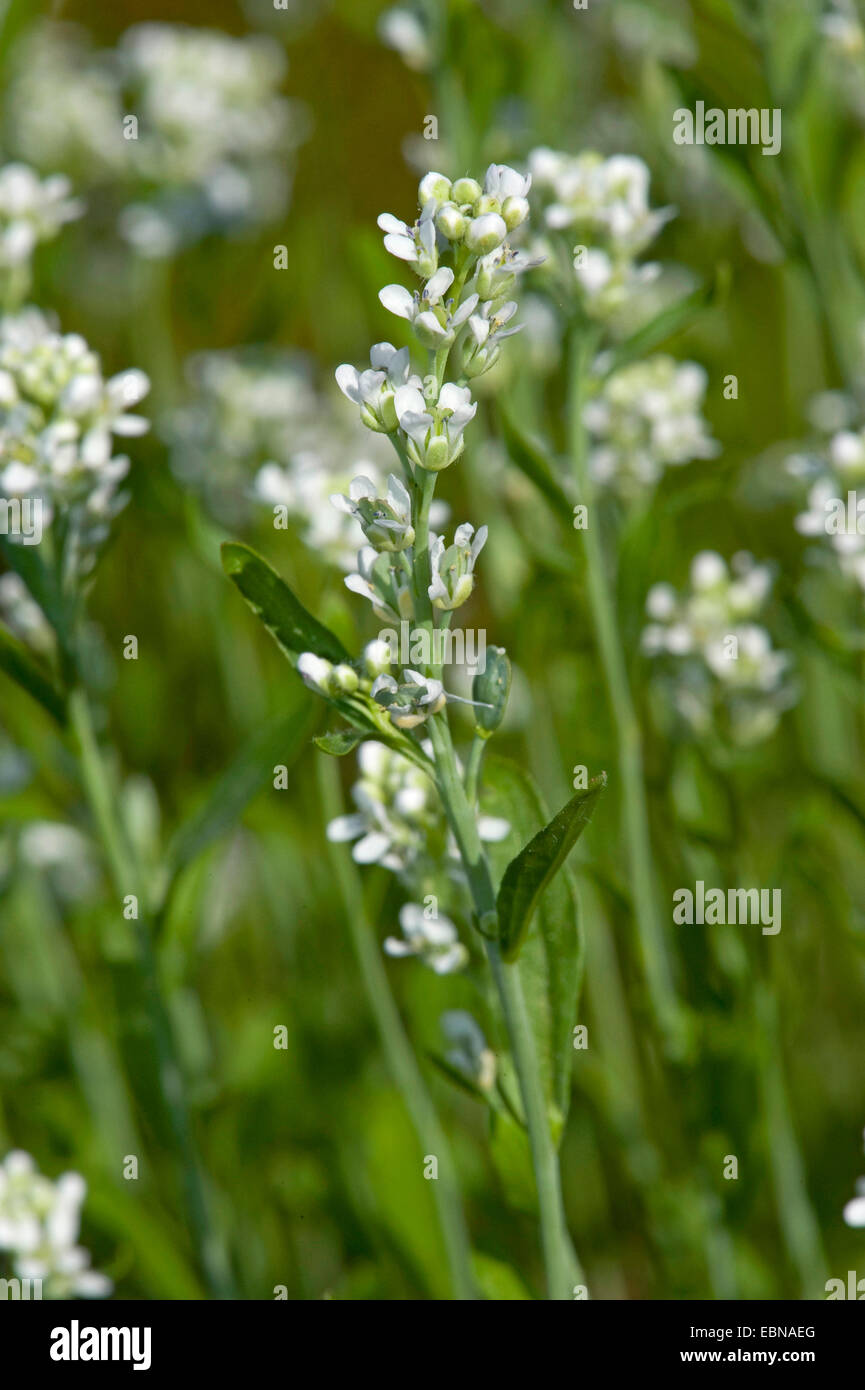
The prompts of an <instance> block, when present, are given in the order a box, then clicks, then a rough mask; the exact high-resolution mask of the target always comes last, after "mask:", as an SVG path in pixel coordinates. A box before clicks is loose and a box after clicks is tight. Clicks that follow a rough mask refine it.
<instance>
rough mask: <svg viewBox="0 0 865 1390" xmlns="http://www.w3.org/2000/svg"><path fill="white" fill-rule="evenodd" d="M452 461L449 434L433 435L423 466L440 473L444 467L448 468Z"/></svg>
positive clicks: (431, 471)
mask: <svg viewBox="0 0 865 1390" xmlns="http://www.w3.org/2000/svg"><path fill="white" fill-rule="evenodd" d="M450 462H451V446H450V441H449V440H448V437H447V435H445V434H438V435H433V437H432V439H431V440H430V441H429V443H428V444H427V446H426V450H425V452H424V458H423V466H424V468H426V469H428V470H429V472H430V473H438V472H440V470H441V469H442V468H447V466H448V464H449V463H450Z"/></svg>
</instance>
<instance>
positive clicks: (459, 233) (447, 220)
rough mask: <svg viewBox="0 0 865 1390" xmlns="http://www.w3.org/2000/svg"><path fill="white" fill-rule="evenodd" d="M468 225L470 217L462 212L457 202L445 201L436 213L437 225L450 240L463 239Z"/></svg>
mask: <svg viewBox="0 0 865 1390" xmlns="http://www.w3.org/2000/svg"><path fill="white" fill-rule="evenodd" d="M468 225H469V220H468V218H467V217H466V216H465V214H464V213H462V212H460V210H459V208H458V207H457V206H456V204H455V203H445V205H444V207H441V208H439V210H438V213H437V214H436V226H437V227H438V229H439V231H440V232H441V234H442V236H446V237H447V239H448V241H461V240H462V238H463V237H464V236H465V233H466V228H467V227H468Z"/></svg>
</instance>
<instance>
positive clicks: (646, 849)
mask: <svg viewBox="0 0 865 1390" xmlns="http://www.w3.org/2000/svg"><path fill="white" fill-rule="evenodd" d="M593 350H594V343H593V340H592V339H591V338H587V337H586V336H585V335H583V336H580V335H579V333H577V334H575V341H574V345H573V355H572V362H571V375H570V383H569V390H568V420H569V430H570V445H571V458H572V462H573V469H574V476H575V479H576V482H577V486H578V488H579V494H580V496H579V500H580V502H581V503H583V504H584V505H585V506H586V508H587V511H588V516H589V522H588V526H587V528H586V530H585V531H583V532H582V533H581V534H582V537H583V541H584V544H585V548H586V572H587V581H588V592H589V603H590V606H591V610H592V619H593V622H594V626H595V633H596V637H597V642H598V649H599V651H600V656H601V662H602V664H603V667H604V676H605V679H606V683H607V689H608V691H609V695H610V702H611V705H612V710H613V721H614V725H615V730H616V735H617V740H618V745H619V749H618V752H619V772H620V775H621V781H622V800H623V807H624V832H625V843H626V847H627V854H628V865H629V871H630V881H631V902H632V906H633V911H634V916H635V919H636V924H637V935H638V940H639V944H640V953H641V956H642V962H643V970H644V973H645V978H646V982H647V985H648V990H649V998H650V1001H651V1005H652V1010H653V1012H654V1015H655V1018H656V1021H657V1023H658V1026H659V1028H660V1031H661V1033H662V1035H663V1037H664V1038H665V1040H666V1043H667V1046H668V1047H669V1048H670V1049H671V1051H674V1052H675V1050H677V1047H678V1037H679V1009H678V1004H677V1000H676V994H675V987H674V984H673V976H672V969H671V965H670V958H669V953H668V950H667V943H666V941H665V939H664V933H663V929H662V927H661V924H660V920H659V918H658V913H657V904H656V900H655V884H654V874H653V866H652V842H651V836H650V833H649V812H648V805H647V802H646V788H645V781H644V774H643V742H642V733H641V731H640V725H639V721H638V719H637V714H636V711H635V709H634V703H633V700H632V698H631V691H630V686H629V684H628V673H627V667H626V664H625V655H624V651H623V648H622V643H621V640H620V636H619V631H618V624H617V619H616V607H615V600H614V597H613V593H612V590H611V586H610V582H609V579H608V576H607V570H606V564H605V557H604V548H603V544H602V540H601V534H600V529H599V518H598V510H597V508H596V507H595V505H594V489H593V486H592V479H591V476H590V473H589V468H588V459H587V450H586V434H585V427H584V425H583V421H582V411H583V399H584V394H585V388H586V379H587V375H588V368H589V362H590V360H591V355H592V352H593Z"/></svg>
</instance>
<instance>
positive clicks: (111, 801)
mask: <svg viewBox="0 0 865 1390" xmlns="http://www.w3.org/2000/svg"><path fill="white" fill-rule="evenodd" d="M69 719H70V724H71V728H72V732H73V736H74V739H75V742H76V744H77V750H78V757H79V762H80V766H81V776H82V781H83V784H84V790H85V792H86V794H87V799H88V801H89V803H90V809H91V811H92V814H93V819H94V822H95V824H96V829H97V831H98V833H99V837H100V839H101V841H102V846H103V849H104V852H105V858H106V861H107V863H108V869H109V872H110V875H111V878H112V881H113V884H114V888H115V891H116V892H117V894H118V897H119V898H121V899H123V898H125V897H127V896H128V895H129V894H130V893H133V892H134V893H135V894H136V896H137V897H138V902H139V914H141V904H142V901H143V899H142V896H141V893H140V889H141V882H140V873H139V870H138V867H137V865H136V864H135V860H134V854H133V852H132V849H131V847H130V846H129V845H128V843H127V840H126V835H125V833H124V831H123V828H122V826H123V822H122V818H121V814H120V809H119V807H118V804H117V797H116V794H115V789H114V787H113V785H112V779H111V777H110V775H109V772H108V769H107V767H106V765H105V761H104V759H103V757H102V752H101V749H100V747H99V742H98V740H97V738H96V733H95V731H94V728H93V717H92V714H91V710H90V704H89V701H88V698H87V695H86V692H85V691H84V690H83V689H82V688H81V687H80V686H79V687H78V688H77V689H75V690H73V691H72V692H71V694H70V696H69ZM134 929H135V942H136V946H137V948H138V955H139V964H140V966H141V973H142V979H143V983H144V992H145V997H146V1001H147V1007H148V1010H149V1013H150V1022H151V1028H152V1031H153V1040H154V1044H155V1047H156V1059H157V1071H158V1076H159V1084H160V1089H161V1092H162V1098H163V1101H164V1104H165V1107H166V1111H167V1113H168V1115H169V1117H170V1121H171V1126H172V1129H173V1131H174V1138H175V1141H176V1143H177V1146H178V1149H179V1151H180V1155H181V1161H182V1164H183V1170H184V1180H185V1188H186V1198H187V1203H188V1209H189V1213H190V1221H191V1225H192V1230H193V1235H194V1238H195V1241H196V1245H197V1248H198V1254H199V1258H200V1261H201V1267H202V1269H203V1271H204V1273H205V1276H206V1278H207V1280H208V1284H209V1286H210V1288H211V1290H212V1292H213V1294H214V1295H215V1297H217V1298H230V1297H231V1296H232V1288H231V1277H230V1274H229V1271H228V1268H227V1263H226V1260H225V1255H224V1251H223V1249H222V1246H221V1244H220V1242H219V1241H218V1239H216V1238H215V1236H214V1234H213V1227H212V1223H211V1220H210V1216H209V1212H208V1203H207V1198H206V1195H205V1190H204V1183H203V1181H202V1176H201V1170H200V1165H199V1161H198V1155H197V1152H196V1146H195V1140H194V1138H193V1134H192V1125H191V1122H190V1117H189V1109H188V1105H187V1100H186V1094H185V1088H184V1083H183V1074H182V1071H181V1068H180V1064H179V1062H178V1060H177V1052H176V1047H175V1044H174V1039H173V1035H172V1028H171V1021H170V1016H169V1013H168V1008H167V1005H166V1003H165V998H164V995H163V993H162V986H161V984H160V980H159V970H158V966H157V963H156V959H155V956H154V953H153V944H152V939H151V928H150V924H149V922H148V921H147V918H146V916H145V915H139V917H138V918H136V919H134Z"/></svg>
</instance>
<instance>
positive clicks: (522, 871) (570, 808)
mask: <svg viewBox="0 0 865 1390" xmlns="http://www.w3.org/2000/svg"><path fill="white" fill-rule="evenodd" d="M606 785H607V775H606V773H605V772H602V773H601V774H600V776H599V777H593V778H592V781H591V782H590V783H589V785H588V787H587V788H586V790H585V791H582V792H577V794H576V796H573V797H571V800H570V801H569V802H568V803H567V805H566V806H563V807H562V809H561V811H559V813H558V815H556V816H554V817H553V819H552V820H551V821H550V822H549V824H548V825H545V826H544V828H543V830H539V831H538V833H537V835H535V836H534V837H533V839H531V840H530V841H529V843H528V844H527V845H526V846H525V848H524V849H522V850H521V851H520V853H519V854H518V855H517V856H516V858H515V859H512V860H511V862H510V864H509V865H508V867H507V868H506V870H505V873H504V877H503V879H502V882H501V885H500V887H499V892H498V898H497V900H496V908H497V911H498V919H499V942H500V944H501V947H502V954H503V956H504V958H505V960H516V958H517V956H518V955H519V953H520V948H521V946H522V944H523V941H524V940H525V937H526V933H527V931H528V929H529V923H530V922H531V919H532V914H533V913H534V911H535V909H536V907H537V905H538V902H539V900H540V897H541V894H542V893H543V891H544V889H545V888H546V887H547V885H548V884H549V883H550V882H551V881H552V880H553V878H554V877H555V875H556V874H557V873H558V871H559V869H561V867H562V865H563V864H564V862H565V860H566V859H567V857H568V855H569V854H570V852H571V850H572V849H573V847H574V845H575V844H576V843H577V840H578V839H579V838H580V836H581V835H582V833H583V831H584V830H585V828H586V826H587V825H588V823H589V821H590V820H591V817H592V812H593V811H594V809H595V805H596V803H597V800H598V797H599V796H600V795H601V792H602V791H603V790H604V787H605V786H606Z"/></svg>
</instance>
